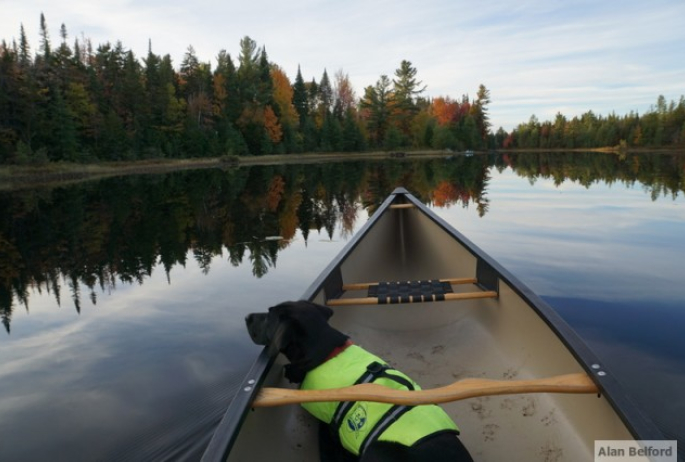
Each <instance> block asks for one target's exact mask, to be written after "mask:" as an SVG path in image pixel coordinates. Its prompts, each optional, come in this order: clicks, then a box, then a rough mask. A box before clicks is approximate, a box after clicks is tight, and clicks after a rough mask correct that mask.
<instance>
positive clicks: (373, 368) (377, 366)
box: [366, 361, 389, 377]
mask: <svg viewBox="0 0 685 462" xmlns="http://www.w3.org/2000/svg"><path fill="white" fill-rule="evenodd" d="M387 369H389V367H388V366H387V365H385V364H381V363H379V362H378V361H374V362H372V363H371V364H369V365H368V366H366V370H367V371H368V372H369V373H371V374H373V375H374V377H375V376H376V375H378V374H380V373H381V372H383V371H385V370H387Z"/></svg>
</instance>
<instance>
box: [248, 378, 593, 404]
mask: <svg viewBox="0 0 685 462" xmlns="http://www.w3.org/2000/svg"><path fill="white" fill-rule="evenodd" d="M520 393H599V389H598V388H597V385H595V383H594V382H593V381H592V379H591V378H590V377H589V376H588V375H587V374H584V373H582V372H581V373H576V374H567V375H557V376H554V377H548V378H543V379H532V380H489V379H464V380H460V381H458V382H454V383H453V384H451V385H447V386H444V387H440V388H433V389H430V390H417V391H408V390H394V389H391V388H387V387H384V386H382V385H376V384H372V383H366V384H361V385H353V386H351V387H344V388H333V389H326V390H293V389H288V388H262V390H261V391H260V392H259V394H258V395H257V398H256V399H255V400H254V401H253V403H252V405H253V406H254V407H272V406H281V405H284V404H298V403H314V402H322V401H373V402H379V403H391V404H399V405H405V406H417V405H421V404H439V403H447V402H451V401H459V400H462V399H467V398H475V397H478V396H491V395H513V394H520Z"/></svg>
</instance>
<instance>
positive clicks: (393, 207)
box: [390, 204, 416, 209]
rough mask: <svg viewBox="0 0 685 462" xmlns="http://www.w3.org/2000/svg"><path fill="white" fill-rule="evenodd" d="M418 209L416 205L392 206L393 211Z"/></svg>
mask: <svg viewBox="0 0 685 462" xmlns="http://www.w3.org/2000/svg"><path fill="white" fill-rule="evenodd" d="M414 207H416V206H415V205H414V204H392V205H391V206H390V208H391V209H413V208H414Z"/></svg>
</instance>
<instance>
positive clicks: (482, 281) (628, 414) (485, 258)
mask: <svg viewBox="0 0 685 462" xmlns="http://www.w3.org/2000/svg"><path fill="white" fill-rule="evenodd" d="M398 197H401V198H402V199H403V203H411V204H413V205H414V206H415V208H417V209H418V210H419V211H420V212H421V213H423V214H425V215H426V216H427V217H428V218H430V219H431V220H432V221H433V222H434V223H435V224H436V225H437V226H439V227H440V228H441V229H442V230H443V231H444V232H446V233H448V234H449V235H450V236H451V237H453V238H454V239H455V240H457V241H458V242H459V243H460V244H461V245H463V247H464V248H465V249H466V250H468V251H469V252H470V253H471V254H472V255H473V256H474V257H476V259H477V269H476V273H477V274H476V279H477V280H478V282H477V285H478V286H479V287H480V288H481V289H483V290H488V291H490V290H495V291H499V286H498V284H499V281H500V280H501V281H503V282H505V283H506V284H507V285H508V286H509V287H511V289H512V290H513V291H514V292H515V293H516V294H517V295H518V296H519V297H521V299H522V300H524V301H525V302H526V304H528V305H529V306H530V307H531V308H532V309H533V310H534V311H535V313H536V314H537V315H538V316H539V317H540V318H541V319H542V320H543V321H544V322H545V323H546V324H547V326H548V327H549V328H550V329H551V330H552V332H553V333H554V334H555V335H556V336H557V337H558V338H559V339H560V340H561V342H562V343H563V344H564V346H565V347H566V348H567V349H568V350H569V351H570V353H571V354H572V355H573V357H574V358H575V359H576V361H577V362H578V364H579V365H580V366H581V367H582V368H583V369H584V370H585V372H586V373H587V374H588V375H589V376H590V377H591V379H592V380H593V381H594V382H595V384H596V385H597V387H598V388H599V390H600V393H601V394H603V395H604V396H605V398H606V399H607V401H608V402H609V403H610V404H611V406H612V407H613V409H614V410H615V412H616V414H617V415H618V416H619V417H620V419H621V420H622V421H623V423H624V425H625V426H626V428H627V429H628V430H629V431H630V433H631V434H632V435H633V437H634V438H635V439H640V440H663V439H665V437H664V435H663V433H662V432H661V431H660V430H659V429H658V428H657V426H656V425H655V424H654V422H652V421H651V420H650V419H649V418H647V417H646V416H645V414H643V413H642V411H641V410H640V409H639V408H638V406H637V405H636V404H635V403H634V401H633V400H632V399H631V398H630V397H629V396H628V395H627V394H626V392H625V391H624V390H623V387H622V386H621V385H620V383H619V382H618V381H617V380H616V378H615V377H613V376H612V374H610V373H604V374H601V373H600V372H604V371H603V370H602V368H601V367H600V368H597V365H601V364H602V362H601V361H600V360H599V358H598V357H597V356H596V355H595V353H594V352H593V351H592V350H590V348H589V347H588V346H587V345H586V344H585V342H584V341H583V340H582V339H581V338H580V336H579V335H578V334H577V333H576V332H575V331H574V330H573V329H572V328H571V327H570V326H569V325H568V324H567V323H566V321H564V320H563V318H561V316H560V315H559V314H558V313H557V312H556V311H555V310H554V309H553V308H552V307H551V306H550V305H549V304H547V303H546V302H545V301H543V300H542V299H541V298H540V297H539V296H538V295H537V294H535V293H534V292H533V291H532V290H531V289H530V288H529V287H528V286H526V285H525V284H524V283H522V282H521V281H520V280H519V279H518V278H517V277H516V276H514V275H513V274H512V273H510V272H509V271H508V270H507V269H505V268H504V267H502V266H501V265H500V264H499V263H498V262H496V261H495V260H494V259H492V257H490V256H489V255H487V254H486V253H485V252H484V251H482V250H481V249H480V248H479V247H478V246H476V245H475V244H474V243H473V242H471V241H470V240H469V239H468V238H466V237H465V236H464V235H463V234H462V233H460V232H459V231H457V230H456V229H454V228H453V227H452V226H451V225H450V224H449V223H447V222H446V221H445V220H444V219H442V218H441V217H439V216H438V215H436V214H435V213H434V212H433V211H431V210H430V209H429V208H428V207H426V206H425V205H424V204H423V203H421V202H420V201H419V200H418V199H417V198H416V197H414V196H413V195H411V194H410V193H409V191H407V190H406V189H405V188H396V189H395V190H394V191H393V192H392V193H391V194H390V195H389V196H388V197H387V198H386V199H385V200H384V201H383V203H382V204H381V205H380V206H379V208H378V209H377V210H376V212H375V213H374V214H373V215H372V216H371V217H370V218H369V220H368V221H367V222H366V223H365V224H364V225H363V226H362V228H361V229H360V230H359V231H358V232H357V233H356V234H355V235H354V236H353V237H352V239H351V240H350V241H348V243H347V244H346V245H345V247H344V248H343V250H341V251H340V252H339V253H338V255H336V256H335V257H334V258H333V260H332V261H331V262H330V263H329V264H328V265H327V266H326V268H325V269H324V270H323V271H322V272H321V273H320V274H319V276H318V277H317V278H316V279H315V280H314V282H313V283H312V284H311V285H310V286H309V287H308V288H307V289H306V290H305V292H304V293H303V295H302V297H301V298H302V299H304V300H313V299H314V298H315V297H316V295H317V294H318V293H319V292H320V291H322V290H323V291H324V295H325V297H326V298H327V299H328V298H337V296H339V295H340V294H339V293H336V291H339V290H340V288H341V287H342V275H341V272H340V267H341V265H342V264H343V262H344V261H345V260H346V259H347V257H348V255H350V254H351V253H352V251H353V250H354V249H355V247H357V245H358V244H359V243H360V242H361V241H362V240H363V239H364V237H365V236H366V235H367V233H368V232H369V231H370V230H371V229H372V228H373V227H374V225H375V224H376V223H377V222H378V220H379V219H380V218H381V217H382V216H383V214H384V213H385V212H386V211H389V209H390V206H391V204H393V203H394V202H395V201H396V200H397V199H398ZM413 208H414V207H412V209H413ZM276 356H277V354H275V353H274V352H272V351H270V350H269V348H268V347H264V349H263V350H262V351H261V353H260V355H259V356H258V357H257V359H256V360H255V362H254V364H253V365H252V367H251V369H250V371H249V373H248V374H247V375H246V376H245V378H244V380H243V383H242V384H241V388H240V390H241V391H239V392H238V394H237V395H236V397H235V398H234V399H233V400H232V401H231V403H230V405H229V407H228V409H227V411H226V414H225V415H224V418H223V419H222V421H221V422H220V424H219V426H218V427H217V429H216V431H215V433H214V436H213V437H212V440H211V441H210V443H209V445H208V447H207V450H206V451H205V453H204V455H203V457H202V461H203V462H210V461H219V460H225V459H226V457H227V456H228V454H229V453H230V450H231V447H232V445H233V443H234V442H235V440H236V439H237V437H238V434H239V432H240V428H241V426H242V424H243V422H244V420H245V418H246V417H247V413H248V411H249V410H250V408H251V406H252V402H253V401H254V399H255V398H256V396H257V393H258V392H259V390H260V388H261V385H262V383H263V382H264V380H265V379H266V376H267V374H268V373H269V371H270V369H271V367H272V365H273V363H274V361H275V358H276ZM248 389H249V390H248ZM245 390H248V391H245Z"/></svg>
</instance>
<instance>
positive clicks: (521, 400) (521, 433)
mask: <svg viewBox="0 0 685 462" xmlns="http://www.w3.org/2000/svg"><path fill="white" fill-rule="evenodd" d="M428 281H430V282H428ZM302 299H306V300H310V301H313V302H316V303H320V304H323V305H328V306H331V307H332V308H333V309H334V310H335V315H334V316H333V317H332V318H331V320H330V323H331V325H333V326H334V327H335V328H337V329H338V330H340V331H342V332H344V333H346V334H348V335H350V337H351V338H352V339H353V340H354V342H355V343H356V344H359V345H361V346H363V347H364V348H366V349H367V350H369V351H371V352H373V353H374V354H376V355H378V356H380V357H382V358H383V359H384V360H386V361H387V362H388V363H390V364H391V365H393V366H395V367H396V368H397V369H398V370H401V371H402V372H404V373H406V374H408V375H409V376H411V377H412V378H414V379H415V380H416V381H417V382H418V383H419V384H420V385H421V387H422V388H423V389H424V390H427V389H434V388H440V387H443V386H446V385H449V384H452V383H454V382H457V383H459V381H460V380H461V379H467V378H471V379H490V380H497V382H498V383H500V382H501V381H505V382H506V383H507V384H508V383H509V382H511V383H519V382H520V383H525V382H526V381H530V380H533V381H535V380H538V379H543V378H548V377H566V376H568V374H573V375H572V376H571V377H584V378H585V379H587V381H588V383H589V384H590V386H591V390H590V391H591V392H590V393H542V392H538V391H537V389H530V390H527V391H528V392H527V393H521V394H501V395H500V394H498V393H499V391H501V390H499V389H498V390H499V391H497V390H495V391H493V392H492V393H490V392H488V391H487V390H485V391H484V392H483V394H482V395H481V394H479V393H476V394H475V395H473V396H475V397H471V398H468V399H459V400H449V401H448V402H443V403H442V404H441V406H442V407H443V409H445V410H446V411H447V413H448V414H449V415H450V416H451V417H452V418H453V419H454V421H455V422H456V423H457V425H458V426H459V428H460V430H461V436H460V439H461V440H462V442H463V443H464V444H465V446H466V447H467V448H468V449H469V451H470V452H471V455H472V456H473V458H474V460H479V461H502V460H512V459H513V460H554V461H584V460H593V459H594V445H595V441H596V440H662V439H665V438H664V436H663V434H662V433H661V432H660V431H659V430H658V428H657V427H656V426H655V425H654V423H653V422H652V421H651V420H649V419H648V418H647V417H646V416H645V415H644V414H643V413H642V412H641V410H640V409H638V408H637V406H636V405H635V404H634V403H633V402H632V401H631V400H630V398H629V397H628V396H627V395H626V393H625V392H624V391H623V390H622V388H621V385H620V383H618V381H617V380H616V378H615V377H614V376H613V375H612V374H611V372H610V371H609V370H607V369H605V367H604V365H603V364H602V362H601V361H600V360H599V359H598V357H597V356H595V354H594V353H593V352H592V351H591V350H590V349H589V348H588V347H587V346H586V345H585V344H584V343H583V341H582V340H581V339H580V337H579V336H578V335H577V334H576V333H575V332H574V331H573V330H572V329H571V328H570V327H569V326H568V325H567V324H566V323H565V322H564V320H563V319H562V318H561V317H560V316H559V315H558V314H557V313H556V312H555V311H554V310H553V309H552V308H551V307H550V306H549V305H547V304H546V303H545V302H544V301H542V300H541V299H540V298H539V297H538V296H536V295H535V294H534V293H533V292H532V291H531V290H530V289H529V288H527V287H526V286H525V285H524V284H523V283H521V282H520V281H519V280H518V279H516V277H514V276H513V275H512V274H511V273H510V272H508V271H507V270H505V269H504V268H502V266H501V265H499V264H498V263H497V262H495V261H494V260H493V259H492V258H490V257H489V256H488V255H486V254H485V253H484V252H483V251H482V250H480V249H479V248H477V247H476V246H475V245H474V244H473V243H471V242H470V241H469V240H468V239H467V238H466V237H464V236H463V235H462V234H461V233H459V232H458V231H456V230H455V229H454V228H452V227H451V226H450V225H449V224H448V223H446V222H445V221H444V220H443V219H441V218H440V217H438V216H437V215H435V214H434V213H433V212H432V211H431V210H430V209H428V208H427V207H426V206H424V205H423V204H422V203H421V202H420V201H419V200H418V199H416V198H415V197H414V196H412V195H411V194H410V193H409V192H408V191H407V190H405V189H403V188H398V189H396V190H395V191H393V193H392V194H390V196H388V198H387V199H386V200H385V201H384V202H383V203H382V204H381V206H380V207H379V208H378V210H377V211H376V212H375V213H374V214H373V216H372V217H371V218H370V219H369V220H368V221H367V223H366V224H365V225H364V226H363V227H362V229H361V230H360V231H359V232H358V233H357V234H356V235H355V236H354V237H353V238H352V239H351V240H350V241H349V242H348V243H347V245H346V246H345V248H344V249H343V250H342V251H341V253H340V254H339V255H338V256H337V257H336V258H335V259H334V260H333V261H332V262H331V263H330V264H329V265H328V267H327V268H326V269H325V270H324V271H323V272H322V273H321V274H320V275H319V277H318V278H317V279H316V281H314V282H313V284H312V285H311V286H310V287H309V288H308V289H307V291H306V292H305V293H304V295H303V296H302ZM284 364H285V361H284V358H283V357H282V355H274V353H273V352H271V351H270V350H269V348H268V347H265V348H264V350H263V351H262V352H261V354H260V355H259V357H258V358H257V359H256V361H255V363H254V365H253V366H252V368H251V370H250V371H249V373H248V374H247V376H246V377H245V379H244V381H243V384H242V388H241V391H240V392H239V393H238V395H237V396H236V397H235V398H234V399H233V401H232V402H231V404H230V406H229V408H228V410H227V411H226V415H225V416H224V419H223V420H222V422H221V423H220V424H219V426H218V427H217V429H216V432H215V434H214V437H213V438H212V440H211V442H210V444H209V446H208V447H207V450H206V452H205V454H204V456H203V459H202V460H204V461H214V460H225V459H226V457H228V460H230V461H248V460H275V457H276V455H277V458H278V460H281V461H295V460H298V461H299V460H318V440H317V423H316V421H315V420H314V419H313V418H312V417H311V416H309V415H308V414H306V412H304V411H303V409H302V408H301V407H300V406H299V405H294V404H290V405H283V406H275V407H257V408H255V407H254V406H255V403H256V402H258V401H259V400H260V399H261V398H262V397H261V396H260V397H259V398H258V395H259V394H260V392H262V391H263V390H265V387H269V388H272V387H279V388H292V386H291V385H289V384H288V383H287V381H285V379H284V378H283V373H282V366H283V365H284ZM471 383H472V384H473V383H475V384H476V385H478V384H479V383H481V382H480V381H472V382H471ZM483 383H484V384H485V385H487V381H483ZM484 388H487V387H485V386H484ZM500 388H501V387H500ZM504 388H506V386H505V387H504ZM481 391H483V390H481ZM586 391H587V390H586ZM414 393H417V392H414ZM419 393H420V392H419ZM277 394H278V392H277ZM469 396H471V395H469ZM255 400H257V401H255ZM631 460H632V459H631Z"/></svg>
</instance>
